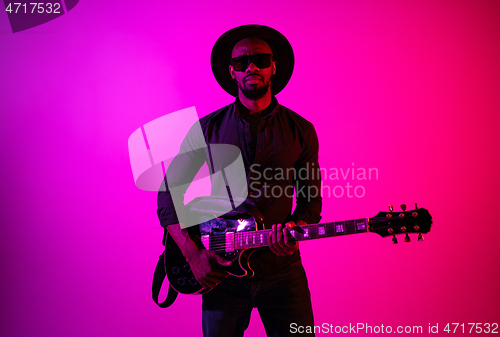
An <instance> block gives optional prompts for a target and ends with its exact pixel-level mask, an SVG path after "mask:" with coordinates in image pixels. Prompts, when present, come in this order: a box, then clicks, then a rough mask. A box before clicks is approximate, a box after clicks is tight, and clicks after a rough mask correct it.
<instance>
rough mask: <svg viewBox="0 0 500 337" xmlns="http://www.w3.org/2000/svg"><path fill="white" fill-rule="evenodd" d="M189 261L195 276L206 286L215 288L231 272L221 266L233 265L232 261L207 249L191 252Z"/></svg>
mask: <svg viewBox="0 0 500 337" xmlns="http://www.w3.org/2000/svg"><path fill="white" fill-rule="evenodd" d="M188 262H189V265H190V266H191V271H192V272H193V274H194V277H195V278H196V280H197V281H198V282H199V283H200V284H201V285H202V286H203V287H205V288H213V287H215V286H216V285H217V284H218V283H220V282H222V281H223V280H224V279H225V278H226V277H227V276H228V275H229V274H228V272H226V271H224V270H222V269H221V268H220V266H221V265H222V266H229V265H231V261H228V260H226V259H224V258H222V257H221V256H219V255H218V254H217V253H215V252H212V251H210V250H206V249H199V250H196V251H193V252H191V254H189V259H188Z"/></svg>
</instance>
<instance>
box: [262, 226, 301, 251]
mask: <svg viewBox="0 0 500 337" xmlns="http://www.w3.org/2000/svg"><path fill="white" fill-rule="evenodd" d="M303 225H307V223H306V222H305V221H303V220H299V221H297V223H295V222H293V221H289V222H287V223H286V224H285V226H283V225H282V224H278V225H273V227H272V229H271V232H270V233H269V248H271V251H272V252H273V253H274V254H276V255H278V256H286V255H292V254H293V253H294V252H295V251H296V250H298V249H299V242H298V241H296V240H295V239H294V238H293V237H292V235H291V234H290V230H289V228H294V227H296V226H303Z"/></svg>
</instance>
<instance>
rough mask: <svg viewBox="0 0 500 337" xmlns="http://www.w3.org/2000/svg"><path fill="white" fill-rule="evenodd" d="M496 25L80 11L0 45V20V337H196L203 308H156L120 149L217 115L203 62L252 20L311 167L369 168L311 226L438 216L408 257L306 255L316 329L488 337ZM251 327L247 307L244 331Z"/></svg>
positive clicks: (496, 296) (396, 16)
mask: <svg viewBox="0 0 500 337" xmlns="http://www.w3.org/2000/svg"><path fill="white" fill-rule="evenodd" d="M499 15H500V3H499V2H498V1H495V0H491V1H481V0H479V1H478V0H468V1H420V0H419V1H388V0H383V1H380V0H378V1H349V2H348V1H326V0H325V1H321V2H320V1H316V2H314V3H312V4H306V2H305V1H295V0H292V1H282V2H278V1H272V2H270V1H253V2H248V1H243V2H238V1H214V2H207V1H198V2H194V1H159V0H157V1H147V2H137V1H123V0H121V1H116V0H113V1H81V2H80V3H79V4H78V5H77V6H76V7H75V9H73V10H72V11H71V12H69V13H68V14H66V15H63V16H62V17H60V18H58V19H56V20H54V21H51V22H49V23H46V24H44V25H42V26H39V27H35V28H33V29H30V30H27V31H25V32H20V33H16V34H13V33H12V32H11V30H10V26H9V23H8V20H7V15H6V14H1V13H0V49H1V51H0V78H1V80H0V113H1V115H0V116H1V122H0V151H1V155H2V161H1V164H2V165H1V167H0V173H1V177H2V188H1V204H0V205H1V206H0V209H1V213H0V219H1V220H0V221H1V227H0V231H1V233H0V254H1V259H0V264H1V265H0V268H1V275H2V276H1V288H0V289H1V290H0V294H1V298H0V301H1V303H2V304H1V305H2V314H1V318H0V322H1V330H2V332H1V334H2V335H3V336H37V337H42V336H142V335H147V336H198V335H201V298H200V297H199V296H180V297H179V298H178V300H177V302H176V303H175V304H174V306H173V307H171V308H170V309H165V310H162V309H159V308H157V307H156V305H155V304H154V303H153V301H152V300H151V295H150V291H151V290H150V287H151V279H152V273H153V269H154V266H155V264H156V260H157V257H158V255H159V254H160V252H161V248H162V246H161V235H162V229H161V228H160V226H159V223H158V220H157V216H156V194H155V193H154V192H146V191H141V190H139V189H138V188H136V187H135V185H134V181H133V178H132V172H131V168H130V162H129V158H128V150H127V139H128V137H129V135H130V134H131V133H132V132H133V131H134V130H136V129H137V128H139V127H140V126H141V125H143V124H145V123H147V122H149V121H151V120H154V119H155V118H158V117H160V116H163V115H165V114H167V113H169V112H173V111H176V110H179V109H183V108H187V107H189V106H196V108H197V110H198V113H199V115H200V116H204V115H206V114H208V113H210V112H212V111H214V110H216V109H218V108H220V107H222V106H224V105H226V104H228V103H230V102H231V101H232V98H231V97H230V96H229V95H228V94H226V93H225V92H224V91H223V90H222V89H221V88H220V87H219V86H218V85H217V82H216V81H215V79H214V78H213V75H212V73H211V69H210V52H211V48H212V46H213V43H214V42H215V40H216V39H217V38H218V37H219V36H220V35H221V34H222V33H223V32H225V31H226V30H228V29H230V28H233V27H235V26H238V25H242V24H249V23H257V24H265V25H269V26H271V27H273V28H276V29H278V30H279V31H281V32H282V33H283V34H284V35H285V36H286V37H287V38H288V39H289V40H290V42H291V44H292V46H293V47H294V51H295V55H296V65H295V70H294V73H293V76H292V78H291V81H290V83H289V84H288V86H287V87H286V88H285V90H284V91H283V92H282V93H280V94H279V95H278V96H277V97H278V100H279V102H280V103H282V104H283V105H285V106H287V107H289V108H291V109H293V110H295V111H296V112H298V113H299V114H301V115H302V116H304V117H305V118H306V119H308V120H309V121H311V122H312V123H313V124H314V125H315V127H316V130H317V133H318V136H319V140H320V164H321V165H322V167H325V168H344V169H347V168H349V167H352V163H354V166H355V167H363V168H378V171H379V177H378V180H374V179H372V180H371V181H352V180H349V179H348V180H347V181H349V182H350V183H351V185H363V186H364V187H365V189H366V194H365V196H364V197H363V198H356V197H353V198H348V197H347V196H345V195H344V196H343V197H342V198H336V197H333V196H331V197H329V198H328V197H325V198H324V211H323V214H322V215H323V219H324V220H325V221H334V220H342V219H351V218H356V217H370V216H374V215H375V214H376V213H377V212H378V211H380V210H387V205H388V204H394V205H395V206H396V205H399V204H401V203H406V204H408V205H409V206H410V205H413V203H414V202H418V203H419V206H422V207H425V208H428V209H429V210H430V212H431V214H432V215H433V217H434V226H433V228H432V231H431V232H430V233H429V234H428V235H426V236H425V238H426V240H425V241H424V242H423V243H420V242H416V237H415V236H413V237H412V242H411V243H404V242H403V237H400V240H399V241H400V243H399V244H398V245H393V244H392V243H391V240H390V239H389V238H387V239H381V238H380V237H378V236H377V235H375V234H364V235H356V236H351V237H344V238H332V239H326V240H319V241H315V242H308V243H303V244H302V245H301V247H302V248H301V250H302V255H303V261H304V265H305V267H306V270H307V273H308V277H309V284H310V288H311V292H312V301H313V308H314V312H315V318H316V323H317V324H322V323H330V324H333V325H346V324H347V325H348V324H349V323H351V324H356V323H368V324H371V325H373V326H374V325H381V324H384V326H385V325H391V326H393V327H396V326H398V325H421V326H423V327H424V331H427V328H428V324H429V323H431V324H432V325H435V324H436V323H439V329H440V330H442V328H443V327H444V325H445V324H446V323H451V322H457V323H466V324H467V323H469V322H473V323H493V322H496V323H500V315H499V314H500V307H499V302H500V287H499V286H498V285H499V284H500V264H499V257H500V248H499V247H500V245H499V243H498V240H499V234H500V226H499V223H498V220H497V218H498V216H497V214H496V210H497V209H498V206H497V204H498V201H499V197H498V189H499V188H500V179H499V178H498V173H499V170H500V161H499V155H498V152H499V145H500V142H499V140H500V135H499V134H500V133H499V132H498V129H499V126H500V125H499V124H500V117H499V113H500V99H499V89H500V62H499V60H500V44H499V41H500V25H499V23H498V20H499V19H498V18H499ZM347 181H344V180H342V178H341V180H340V181H330V180H329V181H326V182H325V184H327V185H329V186H331V187H334V186H335V185H345V184H346V182H347ZM397 209H399V206H398V207H397ZM263 331H264V330H263V327H262V323H261V322H260V320H259V318H258V315H257V313H256V312H255V311H254V314H253V316H252V321H251V324H250V327H249V329H248V332H247V334H246V336H261V335H262V334H263ZM497 331H499V330H497Z"/></svg>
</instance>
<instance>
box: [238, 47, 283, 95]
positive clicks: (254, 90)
mask: <svg viewBox="0 0 500 337" xmlns="http://www.w3.org/2000/svg"><path fill="white" fill-rule="evenodd" d="M256 54H272V51H271V47H269V45H268V44H267V43H266V42H265V41H263V40H261V39H257V38H246V39H243V40H241V41H239V42H238V43H236V45H235V46H234V48H233V51H232V53H231V58H234V57H240V56H244V55H256ZM229 72H230V74H231V77H232V78H233V79H234V80H235V81H236V84H237V85H238V88H239V91H240V92H241V93H242V94H243V95H244V96H245V97H247V98H249V99H252V100H256V99H259V98H262V97H264V95H265V94H266V93H267V92H268V91H269V90H270V89H269V88H270V85H271V79H272V75H274V74H276V62H275V61H274V60H272V61H271V66H270V67H267V68H263V69H260V68H258V67H257V66H256V65H255V64H254V63H250V64H249V65H248V67H246V69H244V70H243V71H236V70H234V68H233V66H231V65H230V66H229Z"/></svg>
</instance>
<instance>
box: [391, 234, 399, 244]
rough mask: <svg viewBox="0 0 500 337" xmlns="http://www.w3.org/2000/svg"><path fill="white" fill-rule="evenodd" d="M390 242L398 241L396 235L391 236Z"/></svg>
mask: <svg viewBox="0 0 500 337" xmlns="http://www.w3.org/2000/svg"><path fill="white" fill-rule="evenodd" d="M392 243H394V244H396V243H398V239H397V238H396V235H393V236H392Z"/></svg>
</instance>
